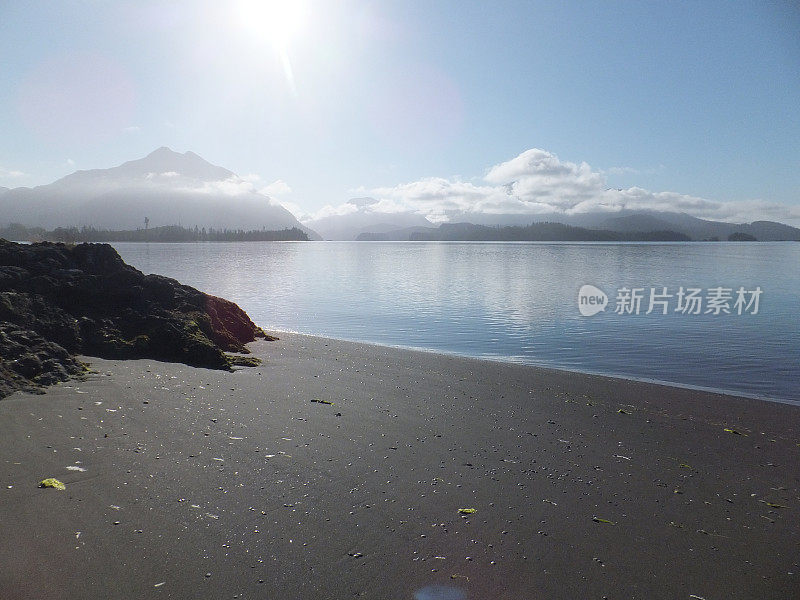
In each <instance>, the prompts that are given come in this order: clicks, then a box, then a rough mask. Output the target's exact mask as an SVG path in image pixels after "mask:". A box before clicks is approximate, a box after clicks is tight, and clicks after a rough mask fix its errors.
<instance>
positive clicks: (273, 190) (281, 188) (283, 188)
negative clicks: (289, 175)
mask: <svg viewBox="0 0 800 600" xmlns="http://www.w3.org/2000/svg"><path fill="white" fill-rule="evenodd" d="M259 192H261V193H262V194H265V195H267V196H285V195H286V194H291V193H292V188H291V187H289V184H288V183H286V182H285V181H284V180H283V179H276V180H275V181H273V182H272V183H270V184H269V185H266V186H264V187H263V188H261V189H260V190H259Z"/></svg>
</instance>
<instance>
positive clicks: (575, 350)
mask: <svg viewBox="0 0 800 600" xmlns="http://www.w3.org/2000/svg"><path fill="white" fill-rule="evenodd" d="M114 246H115V247H116V248H117V250H118V251H119V253H120V255H121V256H122V258H123V259H124V260H125V261H126V262H128V263H129V264H132V265H133V266H135V267H136V268H138V269H140V270H142V271H144V272H145V273H159V274H162V275H166V276H169V277H174V278H175V279H178V280H179V281H181V282H182V283H185V284H188V285H192V286H194V287H197V288H199V289H201V290H203V291H206V292H208V293H211V294H214V295H218V296H222V297H225V298H228V299H230V300H233V301H235V302H237V303H238V304H239V305H240V306H241V307H242V308H243V309H244V310H246V311H247V312H248V314H249V315H250V316H251V317H252V319H253V320H254V321H255V322H256V323H258V324H259V325H261V326H263V327H265V328H266V329H276V330H291V331H297V332H301V333H308V334H315V335H321V336H328V337H334V338H341V339H348V340H355V341H366V342H373V343H379V344H389V345H397V346H408V347H415V348H423V349H428V350H434V351H442V352H452V353H457V354H462V355H467V356H474V357H482V358H491V359H500V360H508V361H514V362H521V363H528V364H536V365H545V366H552V367H561V368H568V369H576V370H582V371H591V372H599V373H605V374H611V375H621V376H628V377H637V378H646V379H656V380H661V381H667V382H674V383H678V384H683V385H695V386H702V387H710V388H718V389H723V390H729V391H734V392H739V393H743V394H749V395H757V396H764V397H769V398H775V399H783V400H790V401H794V402H800V386H799V385H798V381H800V367H799V366H798V365H800V319H798V311H799V310H800V244H796V243H738V244H737V243H678V244H656V243H652V244H651V243H629V244H593V243H472V242H466V243H440V242H431V243H404V242H385V243H383V242H376V243H358V242H314V243H270V242H266V243H259V242H249V243H191V244H128V243H117V244H114ZM586 284H589V285H592V286H595V287H596V288H598V289H600V290H602V291H604V292H605V293H606V294H607V295H608V306H607V307H606V309H605V310H604V311H600V312H598V313H597V314H595V315H593V316H589V317H586V316H582V315H581V313H580V311H579V310H578V290H579V289H580V288H581V287H582V286H584V285H586ZM719 286H722V287H724V288H732V290H733V292H732V293H733V296H734V299H735V296H736V290H737V289H738V288H740V287H744V288H745V290H748V291H749V290H754V289H756V288H757V287H759V288H760V289H761V290H762V294H761V297H760V302H759V311H758V314H755V315H753V314H750V313H745V314H742V315H737V314H736V310H735V309H733V302H731V304H730V306H731V313H732V314H719V315H714V314H697V315H694V314H681V313H679V312H675V310H674V309H675V307H676V306H677V300H676V298H675V297H672V298H670V299H669V300H668V301H669V305H668V314H666V315H664V314H662V312H661V309H660V308H656V310H654V311H653V312H652V313H651V314H649V315H646V314H644V313H645V312H646V310H647V308H648V302H649V295H650V288H651V287H655V288H657V289H658V291H659V292H660V291H661V289H662V288H664V287H666V288H667V292H668V293H669V294H676V293H677V292H678V289H679V288H680V287H684V288H688V287H694V288H702V289H703V293H704V294H705V292H706V290H708V289H709V288H716V287H719ZM623 287H627V288H644V298H643V300H642V306H641V311H640V314H638V315H636V314H624V315H620V314H616V313H615V312H614V309H615V302H616V297H617V293H618V290H619V289H620V288H623ZM703 310H705V305H704V306H703Z"/></svg>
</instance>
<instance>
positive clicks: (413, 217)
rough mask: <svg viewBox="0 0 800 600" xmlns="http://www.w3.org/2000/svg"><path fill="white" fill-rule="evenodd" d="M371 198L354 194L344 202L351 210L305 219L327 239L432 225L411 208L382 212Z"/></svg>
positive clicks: (354, 236)
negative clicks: (378, 210) (407, 210)
mask: <svg viewBox="0 0 800 600" xmlns="http://www.w3.org/2000/svg"><path fill="white" fill-rule="evenodd" d="M376 202H377V201H376V200H375V199H374V198H353V199H352V200H350V201H349V202H347V205H348V206H351V207H352V210H351V211H350V212H348V213H346V214H343V215H329V216H325V217H320V218H317V219H313V220H308V221H304V224H305V225H306V227H309V228H310V229H313V230H314V231H316V232H317V233H319V234H320V235H321V236H322V238H323V239H326V240H355V239H357V238H358V236H359V235H361V234H372V233H386V232H389V231H394V230H397V229H405V228H409V227H423V228H425V227H433V226H434V225H433V223H431V222H430V221H428V219H426V218H425V217H424V216H422V215H418V214H416V213H411V212H401V213H383V212H377V211H373V210H372V207H373V205H374V204H376Z"/></svg>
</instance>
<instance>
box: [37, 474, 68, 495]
mask: <svg viewBox="0 0 800 600" xmlns="http://www.w3.org/2000/svg"><path fill="white" fill-rule="evenodd" d="M39 487H40V488H53V489H56V490H61V491H62V492H63V491H64V490H66V489H67V486H66V485H64V484H63V483H61V482H60V481H59V480H58V479H56V478H55V477H48V478H47V479H42V480H41V481H40V482H39Z"/></svg>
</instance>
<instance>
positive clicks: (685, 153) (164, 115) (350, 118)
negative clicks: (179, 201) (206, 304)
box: [0, 0, 800, 225]
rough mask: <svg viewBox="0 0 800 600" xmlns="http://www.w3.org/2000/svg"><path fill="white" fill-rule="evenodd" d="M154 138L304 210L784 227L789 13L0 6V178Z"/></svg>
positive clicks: (727, 5) (574, 6) (795, 48)
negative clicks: (670, 219) (362, 200)
mask: <svg viewBox="0 0 800 600" xmlns="http://www.w3.org/2000/svg"><path fill="white" fill-rule="evenodd" d="M160 146H168V147H170V148H172V149H173V150H176V151H179V152H185V151H193V152H195V153H197V154H199V155H200V156H202V157H203V158H205V159H206V160H208V161H210V162H211V163H214V164H216V165H220V166H223V167H225V168H227V169H230V170H231V171H234V172H235V173H237V174H238V175H240V176H241V177H242V178H243V180H245V181H246V182H248V183H249V184H251V185H252V186H253V187H254V188H255V189H259V190H263V191H264V192H265V193H267V194H269V195H270V196H272V197H273V198H275V199H276V200H277V201H279V202H281V203H282V204H284V206H286V207H288V208H290V210H292V211H293V212H294V213H295V214H296V215H298V216H304V217H305V218H310V217H311V216H321V215H325V214H337V213H341V212H342V211H345V212H346V211H347V210H352V207H353V206H354V205H353V204H348V203H347V202H348V200H349V199H351V198H353V197H361V196H370V197H373V198H376V199H377V200H378V203H377V206H380V207H382V208H383V209H385V210H387V211H392V210H394V211H401V210H412V211H415V212H419V213H420V214H426V215H428V216H431V217H432V219H433V220H437V219H438V220H446V219H447V207H452V206H458V207H460V208H465V207H466V208H469V209H471V210H473V211H481V210H487V211H498V212H500V211H509V210H511V211H513V210H521V211H528V212H530V213H532V214H533V213H536V212H545V211H546V210H549V209H553V208H557V209H559V210H565V211H579V210H584V209H586V210H588V209H589V208H592V207H598V206H601V207H605V208H608V209H616V208H619V207H648V206H652V207H654V208H658V209H662V210H663V209H669V208H674V209H675V210H685V211H687V212H690V213H692V214H696V215H697V216H703V217H706V218H720V219H723V220H754V219H758V218H769V219H772V220H780V221H783V222H789V223H792V224H795V225H800V5H798V3H797V2H794V1H785V2H781V1H778V2H765V1H764V0H760V1H757V2H748V1H744V0H742V1H737V2H729V1H725V2H714V1H706V2H703V1H692V2H647V1H642V0H638V1H632V2H614V1H608V0H606V1H602V2H592V1H581V2H539V1H535V0H530V1H512V0H495V1H492V2H478V1H464V0H461V1H449V0H440V1H426V2H416V1H410V0H406V1H392V0H387V1H384V2H376V1H372V2H369V1H358V0H338V1H335V2H334V1H322V0H317V1H315V0H295V1H291V2H282V1H281V0H271V1H266V2H257V1H253V0H231V1H230V2H203V1H199V0H198V1H191V2H189V1H180V0H178V1H169V2H167V1H161V2H156V1H148V0H137V1H135V2H125V1H119V2H110V1H93V0H84V1H81V2H72V1H62V2H55V3H52V2H36V1H32V2H12V1H10V0H0V186H5V187H17V186H36V185H42V184H47V183H50V182H52V181H54V180H56V179H58V178H60V177H63V176H65V175H67V174H69V173H71V172H73V171H75V170H77V169H91V168H107V167H111V166H115V165H118V164H121V163H122V162H125V161H127V160H132V159H136V158H140V157H142V156H144V155H146V154H148V153H149V152H151V151H153V150H154V149H156V148H158V147H160Z"/></svg>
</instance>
